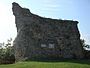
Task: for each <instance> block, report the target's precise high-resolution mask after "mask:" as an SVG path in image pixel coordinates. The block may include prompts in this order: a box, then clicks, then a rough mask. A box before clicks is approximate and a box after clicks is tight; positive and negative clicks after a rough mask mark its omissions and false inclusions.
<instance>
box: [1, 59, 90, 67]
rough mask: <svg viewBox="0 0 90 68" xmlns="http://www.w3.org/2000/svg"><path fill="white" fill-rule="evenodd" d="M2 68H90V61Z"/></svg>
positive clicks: (43, 63) (25, 64)
mask: <svg viewBox="0 0 90 68" xmlns="http://www.w3.org/2000/svg"><path fill="white" fill-rule="evenodd" d="M0 68H90V60H62V61H52V62H50V61H49V62H46V61H43V62H42V61H25V62H17V63H15V64H6V65H0Z"/></svg>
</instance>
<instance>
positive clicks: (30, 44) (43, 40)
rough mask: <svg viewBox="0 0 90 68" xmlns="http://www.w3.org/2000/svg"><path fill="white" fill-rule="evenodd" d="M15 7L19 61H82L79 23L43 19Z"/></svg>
mask: <svg viewBox="0 0 90 68" xmlns="http://www.w3.org/2000/svg"><path fill="white" fill-rule="evenodd" d="M12 5H13V8H12V10H13V14H14V16H15V23H16V27H17V37H16V39H15V40H14V49H15V57H16V60H25V59H49V58H50V59H56V58H83V51H82V46H81V43H80V34H79V31H78V27H77V24H78V22H77V21H71V20H58V19H50V18H44V17H40V16H38V15H35V14H32V13H31V12H30V11H29V9H26V8H22V7H20V6H19V5H18V4H17V3H13V4H12Z"/></svg>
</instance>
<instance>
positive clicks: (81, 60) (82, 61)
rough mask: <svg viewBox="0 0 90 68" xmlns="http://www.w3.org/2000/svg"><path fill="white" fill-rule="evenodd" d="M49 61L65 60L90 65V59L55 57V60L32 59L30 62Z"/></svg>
mask: <svg viewBox="0 0 90 68" xmlns="http://www.w3.org/2000/svg"><path fill="white" fill-rule="evenodd" d="M33 61H36V62H48V63H51V62H52V63H56V62H57V63H58V62H65V63H68V62H69V63H79V64H88V65H90V59H58V60H57V59H55V60H30V61H28V62H33Z"/></svg>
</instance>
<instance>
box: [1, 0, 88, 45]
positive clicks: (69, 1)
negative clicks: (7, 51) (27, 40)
mask: <svg viewBox="0 0 90 68" xmlns="http://www.w3.org/2000/svg"><path fill="white" fill-rule="evenodd" d="M13 2H16V3H18V4H19V5H20V6H22V7H24V8H29V9H30V11H31V12H32V13H34V14H37V15H39V16H42V17H47V18H55V19H63V20H74V21H78V22H79V23H78V28H79V31H80V34H81V38H82V39H84V40H85V41H86V44H89V45H90V26H89V25H90V0H0V43H2V42H6V41H7V39H9V38H13V40H14V39H15V37H16V35H17V30H16V25H15V17H14V15H13V13H12V3H13Z"/></svg>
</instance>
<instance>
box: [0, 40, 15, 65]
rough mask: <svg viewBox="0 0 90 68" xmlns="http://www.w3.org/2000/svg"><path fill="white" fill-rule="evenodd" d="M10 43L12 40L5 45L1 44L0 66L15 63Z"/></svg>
mask: <svg viewBox="0 0 90 68" xmlns="http://www.w3.org/2000/svg"><path fill="white" fill-rule="evenodd" d="M11 41H12V39H10V40H7V44H3V45H2V46H1V48H0V64H8V63H14V62H15V57H14V50H13V46H11Z"/></svg>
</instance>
